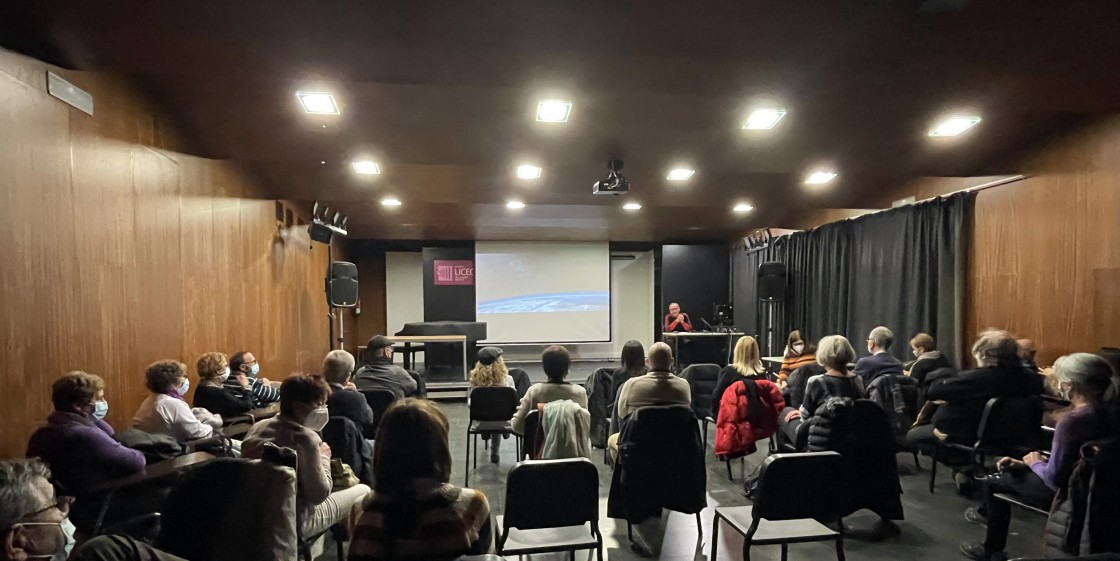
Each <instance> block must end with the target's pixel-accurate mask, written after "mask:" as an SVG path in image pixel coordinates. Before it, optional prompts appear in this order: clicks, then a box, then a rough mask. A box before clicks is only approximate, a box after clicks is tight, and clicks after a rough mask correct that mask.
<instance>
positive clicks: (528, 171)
mask: <svg viewBox="0 0 1120 561" xmlns="http://www.w3.org/2000/svg"><path fill="white" fill-rule="evenodd" d="M540 177H541V168H539V167H537V166H531V165H529V164H525V165H520V166H517V178H518V179H540Z"/></svg>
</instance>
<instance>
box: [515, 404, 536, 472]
mask: <svg viewBox="0 0 1120 561" xmlns="http://www.w3.org/2000/svg"><path fill="white" fill-rule="evenodd" d="M540 428H541V412H540V411H538V410H536V409H533V410H531V411H529V414H528V415H525V434H523V435H521V442H522V444H521V458H517V460H518V461H521V460H522V459H523V458H525V457H526V456H527V457H528V459H530V460H535V459H536V455H537V446H539V445H540V444H541V443H540V442H538V441H537V436H538V433H540Z"/></svg>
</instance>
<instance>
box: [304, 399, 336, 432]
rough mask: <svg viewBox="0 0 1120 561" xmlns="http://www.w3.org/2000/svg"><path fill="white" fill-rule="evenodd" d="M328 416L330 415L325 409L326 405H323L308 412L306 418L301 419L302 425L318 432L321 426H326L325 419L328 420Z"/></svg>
mask: <svg viewBox="0 0 1120 561" xmlns="http://www.w3.org/2000/svg"><path fill="white" fill-rule="evenodd" d="M330 418H331V417H330V413H329V412H328V410H327V406H326V405H324V406H322V407H320V408H318V409H316V410H314V411H312V412H310V413H308V414H307V418H306V419H304V420H303V426H305V427H307V428H309V429H311V430H313V431H315V432H319V431H321V430H323V427H325V426H327V421H329V420H330Z"/></svg>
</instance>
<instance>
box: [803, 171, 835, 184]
mask: <svg viewBox="0 0 1120 561" xmlns="http://www.w3.org/2000/svg"><path fill="white" fill-rule="evenodd" d="M833 179H836V173H835V172H831V171H814V172H813V173H810V174H809V175H806V176H805V184H806V185H824V184H826V183H829V182H831V181H832V180H833Z"/></svg>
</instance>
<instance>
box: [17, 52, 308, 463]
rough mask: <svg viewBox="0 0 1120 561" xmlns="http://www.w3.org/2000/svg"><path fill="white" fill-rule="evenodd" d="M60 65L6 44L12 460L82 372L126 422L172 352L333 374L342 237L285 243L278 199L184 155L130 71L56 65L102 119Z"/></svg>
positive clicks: (115, 421) (223, 168) (112, 414)
mask: <svg viewBox="0 0 1120 561" xmlns="http://www.w3.org/2000/svg"><path fill="white" fill-rule="evenodd" d="M47 69H48V67H47V66H46V65H44V64H42V63H40V62H38V61H35V60H32V59H28V58H26V57H22V56H19V55H15V54H13V53H10V52H7V51H3V50H0V239H2V240H3V241H2V243H0V342H2V343H3V353H2V355H3V356H2V358H0V457H13V456H19V455H22V454H23V452H24V449H25V446H26V441H27V437H28V435H29V434H30V433H31V431H32V430H33V429H34V428H35V427H36V426H37V425H39V424H40V423H41V422H42V420H43V419H44V418H45V417H46V415H47V414H48V413H49V412H50V409H51V407H50V400H49V398H50V384H51V381H52V380H53V379H54V378H56V377H57V376H58V375H60V374H62V373H64V372H67V371H69V370H75V369H81V370H86V371H88V372H92V373H96V374H99V375H101V376H102V377H103V378H105V380H106V382H107V388H106V394H107V396H108V399H109V405H110V410H109V416H108V420H109V422H110V423H111V424H112V425H113V426H114V427H116V428H118V429H120V428H123V427H125V426H127V424H128V421H129V420H130V419H131V418H132V415H133V413H134V412H135V410H136V408H137V406H138V405H139V404H140V402H141V401H142V400H143V399H144V398H145V396H146V395H147V391H146V390H145V389H144V384H143V371H144V367H145V366H146V365H147V364H149V363H151V362H152V361H155V360H158V359H164V358H174V359H178V360H182V361H184V362H186V363H187V364H188V366H189V367H190V371H191V372H192V374H193V373H194V362H195V359H196V358H197V357H198V355H199V354H201V353H203V352H205V351H212V350H216V351H222V352H226V353H231V352H234V351H237V350H251V351H253V352H254V353H255V354H256V355H257V356H258V357H259V360H260V361H261V365H262V374H263V375H264V376H267V377H270V378H273V379H279V378H284V377H286V376H287V375H289V374H290V373H292V372H297V371H317V370H318V367H319V365H320V364H321V361H322V357H323V354H324V353H325V352H326V351H327V350H328V333H327V323H326V313H327V310H326V303H325V300H324V296H323V275H324V271H325V269H326V266H327V248H326V247H325V246H322V245H316V246H315V247H314V248H313V249H309V247H308V244H306V243H290V244H283V243H280V242H279V241H278V238H277V237H276V233H277V231H278V230H277V222H276V210H275V202H274V201H272V200H268V199H267V198H264V197H262V196H261V194H260V191H259V190H258V189H256V188H255V186H254V185H252V184H251V183H250V182H249V181H247V180H246V179H245V178H244V177H243V176H242V175H241V174H240V173H239V172H238V171H237V170H236V169H234V168H233V167H232V166H231V165H229V164H228V163H225V162H221V161H215V160H206V159H201V158H197V157H192V156H188V155H185V154H182V153H180V152H178V151H177V147H178V146H181V144H180V143H179V141H178V139H176V138H175V135H174V133H173V130H172V127H171V126H170V124H169V123H168V121H167V120H165V119H164V118H163V116H162V115H160V114H159V112H158V111H157V110H155V109H154V108H153V106H152V105H151V104H150V103H148V102H146V100H144V99H143V97H142V96H140V95H138V94H136V93H135V90H133V89H132V88H130V87H128V86H127V85H125V84H124V83H123V82H120V81H117V80H115V79H113V78H112V77H107V76H99V75H94V74H90V73H76V72H64V71H60V70H58V69H54V71H55V72H56V73H59V74H61V75H63V76H64V77H65V78H67V79H68V80H70V81H71V82H73V83H75V84H76V85H78V86H80V87H82V88H84V89H86V90H87V91H89V92H90V93H92V94H93V97H94V100H95V101H94V103H95V114H94V116H92V117H91V116H89V115H86V114H84V113H82V112H80V111H77V110H75V109H72V108H70V107H69V106H67V105H65V104H63V103H62V102H61V101H59V100H57V99H54V98H52V97H50V96H48V95H47V93H46V92H45V84H46V74H45V72H46V71H47ZM197 382H198V379H197V377H196V376H192V384H193V385H197ZM192 393H193V390H192ZM188 399H189V398H188Z"/></svg>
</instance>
